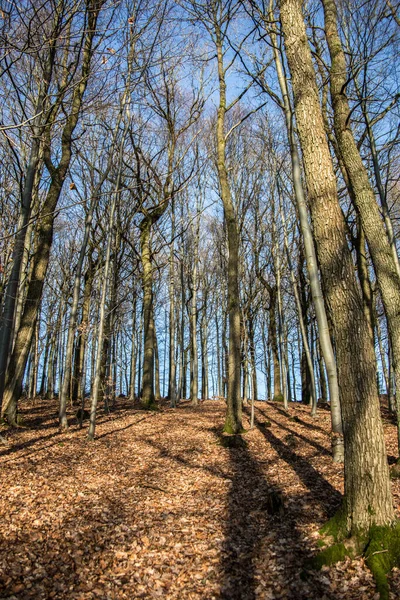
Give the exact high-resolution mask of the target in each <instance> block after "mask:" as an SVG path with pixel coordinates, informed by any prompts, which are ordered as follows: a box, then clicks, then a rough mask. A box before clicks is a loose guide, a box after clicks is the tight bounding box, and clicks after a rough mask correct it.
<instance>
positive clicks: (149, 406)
mask: <svg viewBox="0 0 400 600" xmlns="http://www.w3.org/2000/svg"><path fill="white" fill-rule="evenodd" d="M140 404H141V407H142V408H143V410H153V411H156V410H159V406H158V404H157V402H156V401H155V400H148V401H145V400H142V401H141V403H140Z"/></svg>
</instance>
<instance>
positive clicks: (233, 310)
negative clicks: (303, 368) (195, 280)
mask: <svg viewBox="0 0 400 600" xmlns="http://www.w3.org/2000/svg"><path fill="white" fill-rule="evenodd" d="M215 34H216V35H215V40H216V50H217V61H218V81H219V106H218V114H217V166H218V178H219V186H220V195H221V199H222V203H223V205H224V216H225V224H226V232H227V237H228V317H229V355H228V357H229V358H228V365H229V367H228V373H227V377H228V393H227V402H226V417H225V427H224V430H225V431H226V432H227V433H235V434H236V433H240V432H241V431H243V427H242V398H241V393H240V372H241V361H240V304H239V298H240V296H239V275H238V268H239V233H238V228H237V221H236V214H235V209H234V206H233V201H232V197H231V190H230V187H229V181H228V172H227V167H226V157H225V151H226V142H225V115H226V81H225V69H224V54H223V48H222V33H221V30H220V28H219V25H218V24H216V25H215Z"/></svg>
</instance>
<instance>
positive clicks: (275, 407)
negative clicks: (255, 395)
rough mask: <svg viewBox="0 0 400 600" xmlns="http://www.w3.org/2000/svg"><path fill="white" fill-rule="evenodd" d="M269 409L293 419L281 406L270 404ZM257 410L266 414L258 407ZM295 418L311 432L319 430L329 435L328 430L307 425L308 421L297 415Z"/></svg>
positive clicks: (312, 424)
mask: <svg viewBox="0 0 400 600" xmlns="http://www.w3.org/2000/svg"><path fill="white" fill-rule="evenodd" d="M268 407H269V408H273V409H274V410H276V411H277V412H278V413H280V414H281V415H283V416H284V417H286V418H287V419H288V418H290V417H291V415H289V414H288V413H287V412H286V411H285V410H283V408H279V406H275V405H274V404H269V405H268ZM256 409H257V410H258V411H259V412H260V413H261V414H264V413H263V411H262V410H261V409H259V408H257V407H256ZM295 417H296V422H297V423H300V424H301V425H303V426H304V427H307V428H308V429H311V430H314V429H318V430H319V431H321V432H322V433H327V431H326V429H325V428H324V427H320V426H319V425H316V424H314V423H307V421H303V419H300V417H299V416H298V415H295Z"/></svg>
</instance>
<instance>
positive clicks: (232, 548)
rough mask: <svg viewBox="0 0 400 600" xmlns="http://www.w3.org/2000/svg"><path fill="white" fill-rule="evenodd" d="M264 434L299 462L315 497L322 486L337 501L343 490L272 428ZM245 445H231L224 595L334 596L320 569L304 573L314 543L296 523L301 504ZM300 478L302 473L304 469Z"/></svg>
mask: <svg viewBox="0 0 400 600" xmlns="http://www.w3.org/2000/svg"><path fill="white" fill-rule="evenodd" d="M263 434H264V435H265V437H266V439H267V440H268V441H269V442H270V443H271V444H272V445H274V446H275V448H278V449H279V450H278V452H280V453H281V454H282V455H283V457H284V459H285V460H286V461H287V462H288V464H289V465H290V467H292V468H293V469H295V470H296V471H298V472H300V468H299V467H300V465H301V469H302V470H305V472H306V476H305V478H306V480H307V485H308V486H310V487H312V491H313V494H314V492H315V498H316V499H322V493H321V492H319V491H318V490H321V489H322V491H323V496H324V498H325V500H326V496H325V494H326V493H327V492H328V491H329V494H330V495H331V500H332V499H333V504H334V505H335V506H336V504H337V503H338V500H339V499H340V494H338V492H337V491H336V490H335V489H334V488H332V486H330V484H329V483H327V482H326V481H325V480H324V479H323V478H321V476H320V475H319V473H317V471H315V469H313V467H312V466H311V465H309V464H308V463H307V461H303V462H300V463H299V462H298V460H297V457H296V456H295V455H294V453H293V452H291V450H290V449H289V448H287V447H286V446H285V444H283V443H281V442H280V440H278V439H277V438H275V436H273V435H272V434H270V432H268V431H267V432H265V433H264V432H263ZM276 440H278V442H279V444H278V443H277V441H276ZM246 446H247V445H246V444H245V445H244V446H242V447H236V448H235V447H232V448H228V452H229V458H230V463H231V466H232V470H233V478H232V483H231V487H230V491H229V494H228V498H227V514H226V529H225V541H224V544H223V548H222V555H221V565H220V566H221V577H222V580H221V594H220V598H223V599H226V600H228V599H229V600H255V599H256V598H264V597H265V598H274V599H275V598H277V599H278V598H282V599H283V598H285V599H293V600H294V599H296V600H306V599H307V600H310V599H311V598H315V599H316V598H322V597H326V598H329V599H330V600H335V598H336V597H337V596H336V595H332V591H331V590H330V589H329V585H328V582H327V581H326V580H325V581H323V580H322V579H321V578H320V577H319V576H318V575H315V576H313V577H312V578H311V579H307V580H306V581H303V580H302V579H301V577H300V575H301V572H302V566H303V563H304V561H305V559H306V558H309V556H310V553H311V552H312V548H311V546H310V544H309V542H308V541H307V540H306V539H304V536H303V534H302V532H301V531H300V530H299V528H298V526H297V521H296V519H298V518H299V510H292V505H291V503H290V502H288V498H287V497H285V495H284V494H283V493H282V491H281V490H280V489H279V488H277V487H276V486H272V485H270V484H269V483H268V481H267V480H266V478H265V475H264V473H263V472H262V469H261V466H260V464H259V463H258V461H257V460H256V459H255V458H254V457H253V456H252V453H251V452H250V451H249V450H248V448H247V447H246ZM304 463H307V464H304ZM288 468H289V467H288ZM301 478H304V474H303V473H302V474H301ZM314 486H316V488H317V489H316V488H315V487H314ZM324 594H325V596H324Z"/></svg>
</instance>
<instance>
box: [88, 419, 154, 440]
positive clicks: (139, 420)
mask: <svg viewBox="0 0 400 600" xmlns="http://www.w3.org/2000/svg"><path fill="white" fill-rule="evenodd" d="M154 414H156V413H152V414H151V415H148V416H147V417H143V418H142V419H138V420H137V421H135V422H134V423H130V424H129V425H126V426H125V427H120V428H119V429H113V430H112V431H106V433H103V434H102V435H97V436H96V439H97V440H101V439H102V438H105V437H107V436H109V435H113V434H114V433H119V432H120V431H125V430H126V429H131V427H134V426H135V425H137V424H138V423H141V422H142V421H148V419H151V418H152V417H153V415H154Z"/></svg>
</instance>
